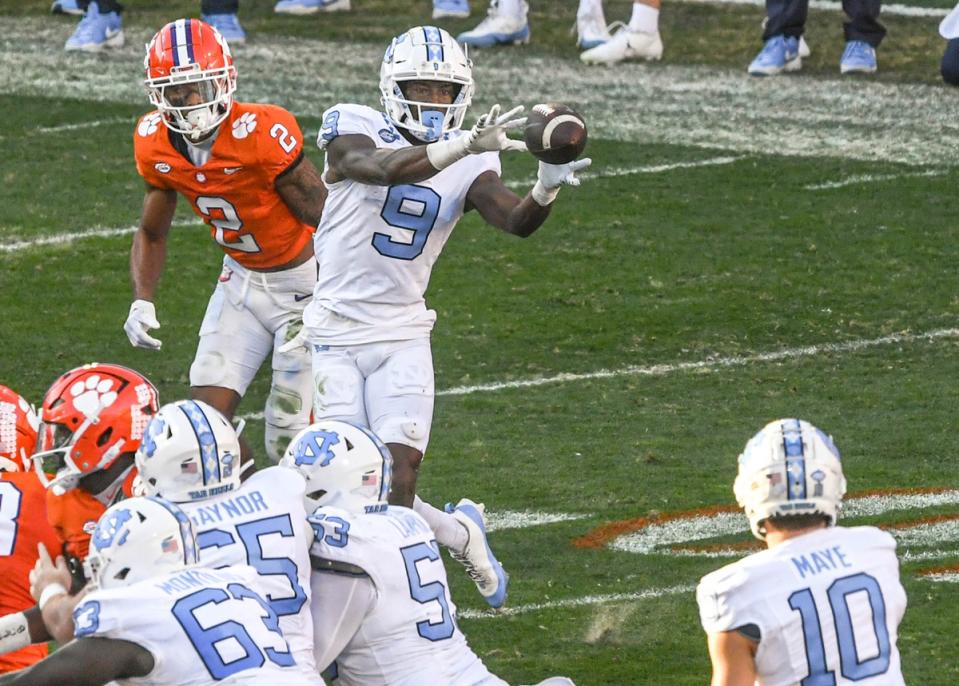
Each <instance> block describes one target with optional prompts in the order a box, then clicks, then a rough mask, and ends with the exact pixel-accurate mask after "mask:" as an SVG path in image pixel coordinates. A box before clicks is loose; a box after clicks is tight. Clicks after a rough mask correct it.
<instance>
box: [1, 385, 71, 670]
mask: <svg viewBox="0 0 959 686" xmlns="http://www.w3.org/2000/svg"><path fill="white" fill-rule="evenodd" d="M38 425H39V420H38V419H37V415H36V413H34V411H33V408H32V407H31V406H30V404H29V403H27V401H26V400H24V399H23V398H22V397H20V396H19V395H18V394H16V393H14V392H13V391H12V390H10V389H9V388H7V387H6V386H0V560H2V568H3V574H0V616H2V618H0V650H2V651H3V652H6V649H7V648H9V649H11V650H14V652H12V653H8V654H6V655H0V673H4V672H13V671H16V670H18V669H23V668H24V667H29V666H30V665H32V664H33V663H34V662H39V661H40V660H42V659H43V658H44V657H45V656H46V654H47V646H46V644H45V643H44V644H40V645H33V646H32V645H30V639H29V635H30V634H29V631H28V628H27V627H28V625H29V624H30V622H31V621H32V622H33V623H34V625H35V629H39V628H40V627H41V626H42V623H41V622H40V615H39V613H38V612H36V611H34V612H32V613H28V614H25V612H24V611H27V610H29V608H32V607H33V606H34V602H33V598H32V597H31V596H30V582H29V579H28V575H29V573H30V570H31V569H33V565H34V563H35V562H36V561H37V544H41V543H42V544H43V545H45V546H48V547H51V549H54V550H55V549H56V548H57V546H59V544H60V543H59V540H58V539H57V536H56V534H55V533H54V531H53V529H52V528H51V527H50V524H49V523H48V522H47V507H46V493H44V488H43V484H41V483H40V480H39V479H37V475H36V474H34V473H33V470H32V469H31V467H30V455H31V454H32V453H33V449H34V446H36V444H37V427H38ZM31 616H32V620H31Z"/></svg>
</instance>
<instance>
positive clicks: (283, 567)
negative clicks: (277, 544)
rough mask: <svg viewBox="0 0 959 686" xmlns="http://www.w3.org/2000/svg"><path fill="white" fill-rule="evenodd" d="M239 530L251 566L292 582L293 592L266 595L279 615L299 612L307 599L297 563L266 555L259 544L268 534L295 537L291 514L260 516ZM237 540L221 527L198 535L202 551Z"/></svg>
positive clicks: (261, 571) (261, 572)
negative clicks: (283, 594) (261, 517)
mask: <svg viewBox="0 0 959 686" xmlns="http://www.w3.org/2000/svg"><path fill="white" fill-rule="evenodd" d="M236 532H237V534H239V536H240V540H241V541H242V543H243V547H244V548H246V560H247V563H248V564H249V565H250V566H251V567H253V568H254V569H256V571H257V572H259V573H260V574H261V575H262V576H274V575H283V576H285V577H286V578H287V579H289V581H290V588H291V589H292V591H293V595H291V596H286V597H281V598H274V597H273V596H271V595H268V596H267V600H268V601H269V602H270V606H271V607H272V608H273V611H274V612H276V614H277V615H279V616H280V617H285V616H286V615H295V614H296V613H298V612H299V611H300V608H301V607H303V603H305V602H306V591H304V590H303V587H302V586H300V582H299V577H298V576H297V572H298V569H297V566H296V563H295V562H293V560H291V559H290V558H288V557H263V546H262V545H261V544H260V536H266V535H269V534H280V535H281V536H283V537H287V538H289V537H292V536H293V535H294V534H293V524H292V522H291V521H290V516H289V515H276V516H275V517H267V518H266V519H258V520H256V521H255V522H246V523H245V524H240V525H239V526H237V527H236ZM235 542H236V539H235V538H233V534H231V533H230V532H229V531H223V530H222V529H210V530H208V531H203V532H201V533H200V534H199V535H198V536H197V543H198V544H199V546H200V550H201V551H202V550H205V549H206V548H222V547H224V546H228V545H231V544H233V543H235ZM223 566H224V567H225V566H227V565H223Z"/></svg>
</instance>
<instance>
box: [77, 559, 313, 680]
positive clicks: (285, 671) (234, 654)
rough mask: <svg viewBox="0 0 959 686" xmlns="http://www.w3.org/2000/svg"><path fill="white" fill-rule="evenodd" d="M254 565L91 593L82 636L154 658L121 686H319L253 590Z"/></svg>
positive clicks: (80, 609)
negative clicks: (125, 645) (298, 661)
mask: <svg viewBox="0 0 959 686" xmlns="http://www.w3.org/2000/svg"><path fill="white" fill-rule="evenodd" d="M256 578H257V573H256V571H255V570H254V569H252V568H250V567H245V566H244V567H232V568H229V569H222V570H212V569H205V568H201V567H190V568H187V569H184V570H181V571H178V572H174V573H172V574H167V575H164V576H160V577H157V578H155V579H149V580H146V581H141V582H139V583H136V584H131V585H130V586H125V587H121V588H115V589H105V590H97V591H93V592H92V593H90V594H89V595H87V596H85V597H84V598H83V600H82V601H81V603H80V604H79V605H78V606H77V607H76V608H75V609H74V613H73V617H74V624H75V626H76V629H75V636H76V638H78V639H82V638H87V637H99V638H109V639H115V640H122V641H129V642H131V643H135V644H137V645H139V646H141V647H142V648H144V649H146V650H148V651H149V652H150V654H151V655H152V656H153V660H154V666H153V669H152V671H151V672H150V673H149V674H147V675H146V676H144V677H137V678H130V679H120V680H118V683H119V684H131V685H134V684H136V685H144V686H146V685H153V684H156V685H158V686H159V685H160V684H164V685H166V684H180V685H181V686H213V684H277V685H278V686H318V685H319V684H320V683H322V682H321V681H320V680H319V678H318V677H315V678H310V677H309V676H308V675H307V674H306V673H305V672H304V671H303V670H301V669H300V668H299V667H297V666H296V663H295V659H294V657H293V655H292V653H291V651H290V647H289V644H288V643H287V642H286V640H285V639H284V638H283V635H282V634H281V633H280V630H279V626H278V622H277V618H276V615H275V614H273V613H272V612H271V611H270V609H269V606H268V605H267V604H266V602H265V601H264V600H263V598H261V597H260V596H259V595H258V594H257V593H256V592H255V591H253V590H252V588H251V586H252V585H253V583H254V582H255V580H256Z"/></svg>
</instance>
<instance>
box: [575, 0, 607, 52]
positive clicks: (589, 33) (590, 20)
mask: <svg viewBox="0 0 959 686" xmlns="http://www.w3.org/2000/svg"><path fill="white" fill-rule="evenodd" d="M590 10H591V11H589V12H585V13H577V14H576V45H577V46H578V47H579V48H580V49H582V50H589V49H590V48H595V47H596V46H597V45H602V44H603V43H605V42H606V41H608V40H610V39H611V38H612V37H613V36H612V34H610V32H609V28H608V27H607V26H606V17H605V16H603V6H602V5H598V4H597V5H593V6H591V7H590Z"/></svg>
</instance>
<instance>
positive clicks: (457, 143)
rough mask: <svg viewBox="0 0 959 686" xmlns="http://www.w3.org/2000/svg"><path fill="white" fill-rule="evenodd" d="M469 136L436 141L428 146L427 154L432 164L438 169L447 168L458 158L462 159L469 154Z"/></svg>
mask: <svg viewBox="0 0 959 686" xmlns="http://www.w3.org/2000/svg"><path fill="white" fill-rule="evenodd" d="M467 138H468V136H460V137H459V138H454V139H453V140H451V141H436V142H435V143H430V144H429V145H427V146H426V156H427V157H428V158H429V160H430V164H432V165H433V166H434V167H436V169H437V170H441V169H446V168H447V167H448V166H450V165H451V164H453V163H454V162H455V161H456V160H461V159H463V158H464V157H466V156H467V155H468V154H469V151H468V150H467V149H466V139H467Z"/></svg>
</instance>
